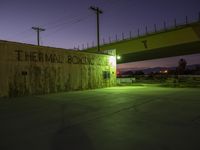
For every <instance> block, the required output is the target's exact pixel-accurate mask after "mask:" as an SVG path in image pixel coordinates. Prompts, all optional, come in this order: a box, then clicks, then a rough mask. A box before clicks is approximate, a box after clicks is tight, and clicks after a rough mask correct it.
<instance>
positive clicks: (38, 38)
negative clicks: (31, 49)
mask: <svg viewBox="0 0 200 150" xmlns="http://www.w3.org/2000/svg"><path fill="white" fill-rule="evenodd" d="M32 29H33V30H35V31H36V32H37V44H38V46H40V32H41V31H45V29H43V28H40V27H32Z"/></svg>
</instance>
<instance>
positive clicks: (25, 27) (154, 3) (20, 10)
mask: <svg viewBox="0 0 200 150" xmlns="http://www.w3.org/2000/svg"><path fill="white" fill-rule="evenodd" d="M0 2H1V3H0V18H1V23H0V27H1V28H0V39H1V40H9V41H18V42H25V43H30V44H36V33H35V31H33V30H32V29H31V27H32V26H40V27H42V28H45V29H46V31H44V32H42V33H41V44H42V45H45V46H53V47H60V48H68V49H70V48H74V47H78V46H79V48H82V45H83V44H85V46H86V44H87V43H88V44H89V46H91V45H92V42H93V41H94V43H95V44H96V15H95V13H94V12H93V11H91V10H89V7H90V6H91V5H92V6H98V7H99V8H101V9H102V10H103V12H104V13H103V14H102V15H101V16H100V36H101V41H102V39H103V38H104V40H105V41H108V38H109V37H110V38H111V40H112V39H113V40H114V39H115V35H116V34H118V37H120V36H121V34H122V32H123V33H124V34H125V36H128V34H129V31H132V33H133V36H134V35H137V29H138V28H140V30H141V31H142V32H144V31H145V26H146V25H147V26H148V30H153V25H154V24H157V26H158V28H162V26H163V21H166V22H167V26H172V25H173V24H174V22H173V21H174V18H177V23H178V24H181V23H184V22H185V16H186V15H187V16H188V18H189V22H191V21H195V20H197V19H198V13H199V12H200V7H199V6H200V1H199V0H168V1H166V0H165V1H162V0H150V1H149V0H0Z"/></svg>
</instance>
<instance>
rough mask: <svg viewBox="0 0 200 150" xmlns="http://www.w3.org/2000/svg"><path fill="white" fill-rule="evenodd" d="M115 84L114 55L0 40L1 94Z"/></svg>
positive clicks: (19, 93) (25, 93) (44, 91)
mask: <svg viewBox="0 0 200 150" xmlns="http://www.w3.org/2000/svg"><path fill="white" fill-rule="evenodd" d="M115 84H116V59H115V56H109V55H103V54H94V53H85V52H80V51H79V52H78V51H72V50H65V49H59V48H50V47H38V46H33V45H28V44H21V43H15V42H6V41H0V96H1V97H2V96H21V95H28V94H44V93H53V92H60V91H69V90H83V89H93V88H100V87H108V86H114V85H115Z"/></svg>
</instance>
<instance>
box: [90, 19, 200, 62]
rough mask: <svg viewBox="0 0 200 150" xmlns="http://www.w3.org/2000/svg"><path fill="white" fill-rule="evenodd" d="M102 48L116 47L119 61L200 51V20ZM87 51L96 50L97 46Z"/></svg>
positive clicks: (102, 48) (105, 45)
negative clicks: (119, 57)
mask: <svg viewBox="0 0 200 150" xmlns="http://www.w3.org/2000/svg"><path fill="white" fill-rule="evenodd" d="M100 49H101V51H105V50H110V49H116V51H117V55H120V56H121V60H118V63H127V62H134V61H141V60H149V59H156V58H164V57H171V56H180V55H187V54H196V53H200V22H196V23H192V24H187V25H181V26H178V27H176V28H173V29H168V30H163V31H160V32H155V33H152V34H147V35H145V36H140V37H136V38H131V39H125V40H122V41H118V42H114V43H110V44H104V45H101V48H100ZM86 51H88V52H96V51H97V48H96V47H92V48H88V49H87V50H86Z"/></svg>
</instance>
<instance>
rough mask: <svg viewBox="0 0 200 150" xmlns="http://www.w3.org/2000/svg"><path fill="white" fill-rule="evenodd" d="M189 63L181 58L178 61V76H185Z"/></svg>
mask: <svg viewBox="0 0 200 150" xmlns="http://www.w3.org/2000/svg"><path fill="white" fill-rule="evenodd" d="M186 65H187V62H186V60H185V59H183V58H181V59H180V60H179V61H178V74H184V71H185V68H186Z"/></svg>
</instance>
